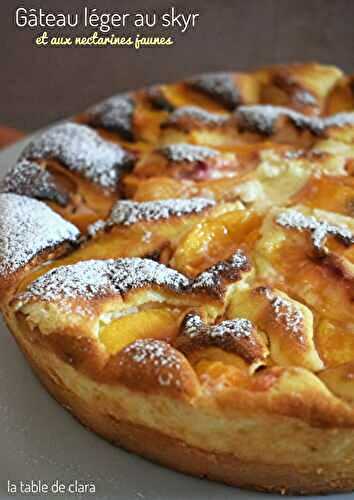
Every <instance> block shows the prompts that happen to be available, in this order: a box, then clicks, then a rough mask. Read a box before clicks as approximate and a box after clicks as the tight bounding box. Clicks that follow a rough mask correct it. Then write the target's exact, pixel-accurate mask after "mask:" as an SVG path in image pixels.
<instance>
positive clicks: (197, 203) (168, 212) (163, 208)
mask: <svg viewBox="0 0 354 500" xmlns="http://www.w3.org/2000/svg"><path fill="white" fill-rule="evenodd" d="M214 205H215V202H214V201H213V200H209V199H207V198H189V199H179V198H178V199H169V200H158V201H146V202H142V203H139V202H134V201H129V200H119V201H118V202H117V203H116V204H115V205H114V207H113V209H112V212H111V215H110V217H109V220H108V225H112V224H122V225H124V226H130V225H132V224H135V223H137V222H140V221H157V220H163V219H169V218H170V217H183V216H184V215H190V214H199V213H201V212H203V211H204V210H206V209H208V208H210V207H212V206H214Z"/></svg>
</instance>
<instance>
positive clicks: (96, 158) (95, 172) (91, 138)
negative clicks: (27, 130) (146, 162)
mask: <svg viewBox="0 0 354 500" xmlns="http://www.w3.org/2000/svg"><path fill="white" fill-rule="evenodd" d="M22 157H23V158H27V159H32V160H33V159H55V160H58V161H59V162H61V163H62V164H64V165H65V166H66V167H67V168H68V169H69V170H71V171H73V172H76V173H78V174H80V175H82V176H83V177H85V178H86V179H88V180H90V181H91V182H94V183H95V184H98V185H99V186H101V187H103V188H107V189H116V187H117V185H118V183H119V180H120V177H121V175H122V173H124V172H125V171H126V170H127V169H129V168H130V167H131V166H132V157H131V155H130V154H129V153H127V152H126V151H124V149H122V148H121V147H120V146H118V145H117V144H113V143H110V142H108V141H106V140H104V139H102V137H100V136H99V135H98V134H97V132H95V131H94V130H92V129H90V128H89V127H87V126H85V125H79V124H76V123H64V124H61V125H57V126H55V127H52V128H50V129H48V130H47V131H46V132H44V133H43V134H41V135H40V136H38V137H37V138H35V139H34V140H33V141H32V142H31V143H30V144H29V145H28V146H27V147H26V148H25V149H24V151H23V153H22Z"/></svg>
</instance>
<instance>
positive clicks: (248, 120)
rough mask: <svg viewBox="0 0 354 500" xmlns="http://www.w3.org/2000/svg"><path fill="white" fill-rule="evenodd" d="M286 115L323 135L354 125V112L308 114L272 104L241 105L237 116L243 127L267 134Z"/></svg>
mask: <svg viewBox="0 0 354 500" xmlns="http://www.w3.org/2000/svg"><path fill="white" fill-rule="evenodd" d="M281 116H285V117H287V118H289V119H290V120H291V121H292V122H293V123H294V125H295V126H296V127H298V128H307V129H308V130H310V131H311V132H312V133H314V134H316V135H323V134H324V133H325V132H326V130H327V129H328V128H330V127H343V126H346V125H354V113H338V114H335V115H332V116H329V117H317V116H307V115H304V114H302V113H299V112H297V111H294V110H292V109H290V108H286V107H283V106H271V105H260V104H257V105H250V106H240V107H239V108H238V109H237V112H236V117H237V119H238V122H239V125H240V127H241V128H245V129H247V130H251V131H255V132H259V133H261V134H265V135H272V134H273V133H274V129H275V125H276V122H277V120H278V119H279V118H280V117H281Z"/></svg>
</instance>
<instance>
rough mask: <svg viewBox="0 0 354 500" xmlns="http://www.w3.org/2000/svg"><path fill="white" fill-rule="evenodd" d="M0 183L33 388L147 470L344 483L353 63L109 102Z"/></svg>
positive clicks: (61, 131) (333, 487)
mask: <svg viewBox="0 0 354 500" xmlns="http://www.w3.org/2000/svg"><path fill="white" fill-rule="evenodd" d="M9 167H10V169H9V171H8V173H7V174H6V175H5V177H4V178H3V179H2V180H1V183H0V308H1V312H2V314H3V316H4V318H5V320H6V322H7V324H8V327H9V329H10V331H11V332H12V334H13V335H14V337H15V338H16V341H17V342H18V344H19V346H20V348H21V349H22V351H23V352H24V354H25V356H26V358H27V359H28V361H29V363H30V364H31V366H32V367H33V370H34V371H35V372H36V374H37V375H38V377H39V378H40V380H41V381H42V382H43V384H44V385H45V387H46V388H47V389H48V390H49V392H50V393H51V394H52V395H53V396H54V397H55V398H56V399H57V400H58V401H59V402H60V403H61V404H62V405H63V406H65V407H66V408H67V409H68V410H69V411H71V412H72V414H73V415H74V416H75V417H77V418H78V420H79V421H80V422H82V423H83V424H84V425H86V426H87V427H89V428H90V429H92V430H93V431H94V432H96V433H97V434H99V435H101V436H103V437H104V438H106V439H107V440H109V441H111V442H113V443H115V444H117V445H118V446H122V447H124V448H126V449H128V450H130V451H133V452H135V453H138V454H140V455H142V456H145V457H147V458H149V459H151V460H154V461H156V462H159V463H161V464H163V465H166V466H168V467H171V468H174V469H177V470H179V471H183V472H185V473H188V474H193V475H196V476H201V477H206V478H209V479H214V480H217V481H223V482H225V483H228V484H230V485H234V486H238V487H244V488H251V489H257V490H265V491H275V492H281V493H298V494H310V493H325V492H334V491H352V490H354V77H353V76H352V77H350V76H346V75H344V74H343V73H342V72H341V71H340V70H339V69H337V68H335V67H333V66H322V65H318V64H293V65H288V66H275V67H270V68H264V69H260V70H257V71H253V72H249V73H241V72H239V73H214V74H205V75H200V76H196V77H193V78H190V79H187V80H185V81H181V82H178V83H175V84H168V85H156V86H153V87H151V88H147V89H142V90H139V91H135V92H129V93H125V94H119V95H115V96H113V97H110V98H108V99H107V100H105V101H103V102H101V103H99V104H97V105H95V106H93V107H92V108H90V109H88V110H87V111H85V112H83V113H81V114H80V115H79V116H76V117H74V118H73V119H71V120H70V121H66V122H64V123H61V124H59V125H55V126H52V127H50V128H48V129H47V130H45V131H44V132H42V133H40V134H37V135H36V136H34V137H33V138H32V140H31V141H30V142H29V143H28V145H27V146H26V147H25V148H24V149H23V151H22V154H21V156H20V158H18V161H17V162H16V164H15V165H12V166H11V165H9Z"/></svg>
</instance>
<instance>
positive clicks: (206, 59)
mask: <svg viewBox="0 0 354 500" xmlns="http://www.w3.org/2000/svg"><path fill="white" fill-rule="evenodd" d="M171 5H174V6H175V7H177V8H179V9H186V10H193V11H198V12H200V21H199V23H198V25H197V27H196V29H194V30H192V31H188V32H187V33H185V34H177V33H176V32H175V33H173V35H175V37H176V43H175V45H174V46H172V47H167V48H166V47H159V48H144V49H141V50H140V51H135V50H134V49H133V48H131V47H128V48H121V47H119V48H114V47H112V48H91V47H90V48H88V47H85V48H72V47H68V48H63V47H61V48H38V47H34V46H33V44H32V40H33V38H34V37H35V36H36V35H38V34H39V33H41V32H42V31H43V29H42V28H39V29H37V30H29V29H25V28H22V29H19V28H16V27H15V24H14V21H13V16H14V11H15V8H16V7H20V6H23V7H26V8H28V9H29V8H31V7H36V8H38V7H42V8H45V9H51V10H55V11H58V10H61V11H71V12H72V11H75V10H77V9H82V8H83V7H84V6H88V7H97V8H98V9H100V10H111V11H112V10H117V11H124V10H128V11H130V12H134V11H136V10H141V9H144V10H151V9H153V10H155V11H158V12H161V11H162V10H165V9H166V8H168V7H169V6H171ZM0 13H1V15H0V34H1V41H0V62H1V65H0V90H1V92H0V123H3V124H7V125H9V126H13V127H17V128H20V129H23V130H31V129H36V128H38V127H40V126H43V125H45V124H47V123H49V122H52V121H54V120H57V119H59V118H62V117H64V116H67V115H70V114H73V113H75V112H77V111H80V110H82V109H83V108H85V107H86V106H88V105H90V104H92V103H94V102H95V101H97V100H99V99H101V98H103V97H106V96H108V95H110V94H113V93H116V92H120V91H122V90H126V89H129V88H137V87H140V86H143V85H145V84H149V83H154V82H158V81H173V80H174V79H178V78H181V77H184V76H188V75H191V74H195V73H199V72H203V71H213V70H225V69H226V70H227V69H241V70H244V69H248V68H254V67H257V66H260V65H266V64H272V63H280V62H291V61H313V60H316V61H319V62H323V63H332V64H336V65H337V66H339V67H341V68H342V69H344V70H345V71H347V72H354V54H353V52H354V51H353V49H354V28H353V26H354V0H189V1H187V0H174V1H172V2H170V1H166V0H144V1H141V0H139V1H138V0H94V1H92V0H86V1H80V0H75V1H73V0H41V1H38V0H22V2H21V1H20V0H19V1H14V0H0ZM93 31H94V29H90V30H89V31H87V32H86V34H89V33H91V32H93ZM52 34H54V30H53V33H52ZM79 34H82V35H83V34H85V33H84V32H83V31H82V30H80V32H79V30H76V31H72V32H71V35H79ZM116 34H118V30H117V32H116ZM150 34H160V36H163V35H167V33H166V32H161V30H160V32H159V33H157V30H156V29H155V30H152V31H151V32H150Z"/></svg>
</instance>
